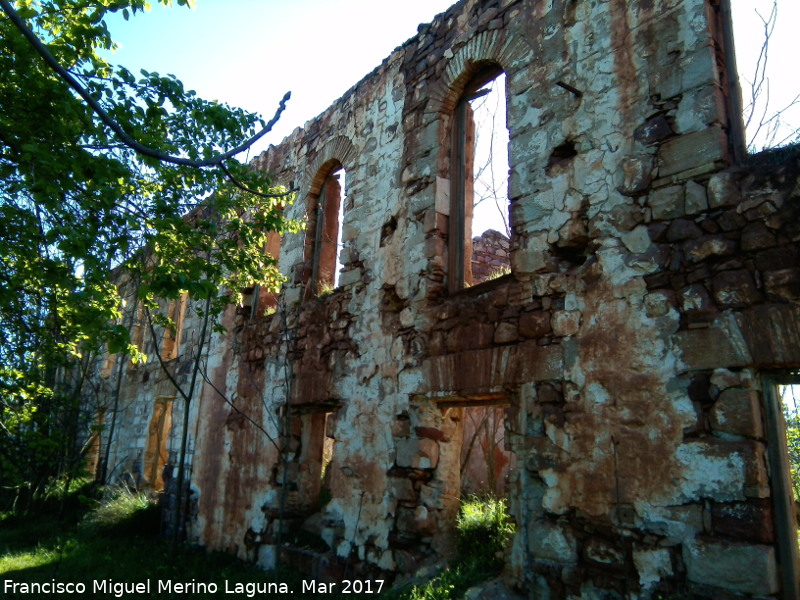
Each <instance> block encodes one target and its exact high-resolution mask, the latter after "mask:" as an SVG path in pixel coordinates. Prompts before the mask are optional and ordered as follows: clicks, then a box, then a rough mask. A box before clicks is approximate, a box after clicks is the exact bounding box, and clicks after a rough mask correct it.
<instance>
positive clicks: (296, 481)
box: [106, 0, 800, 599]
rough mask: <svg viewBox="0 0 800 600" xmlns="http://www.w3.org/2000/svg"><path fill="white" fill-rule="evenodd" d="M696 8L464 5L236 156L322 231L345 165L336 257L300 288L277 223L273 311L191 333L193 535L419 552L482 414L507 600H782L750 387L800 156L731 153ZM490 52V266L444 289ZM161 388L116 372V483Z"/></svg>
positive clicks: (714, 6) (779, 278) (715, 22)
mask: <svg viewBox="0 0 800 600" xmlns="http://www.w3.org/2000/svg"><path fill="white" fill-rule="evenodd" d="M719 9H720V7H719V3H718V2H716V1H709V0H647V1H645V0H639V1H635V2H633V1H632V2H625V3H622V2H595V1H588V0H587V1H583V0H575V1H567V2H543V1H524V0H493V1H486V2H477V1H475V0H465V1H462V2H460V3H458V4H456V5H455V6H454V7H452V8H451V9H450V10H449V11H447V12H446V13H444V14H442V15H439V16H438V17H436V18H435V19H434V21H433V22H432V23H430V24H427V25H422V26H420V29H419V33H418V35H416V36H415V37H414V38H412V39H410V40H408V41H407V42H406V43H405V44H403V45H402V46H401V47H399V48H397V49H396V50H395V52H393V53H392V55H391V56H389V57H388V58H387V59H386V60H385V61H384V62H383V63H382V64H381V65H380V66H378V67H377V68H376V69H375V71H373V72H372V73H370V74H369V75H368V76H367V77H365V78H364V79H363V80H362V81H361V82H359V83H358V84H356V85H355V86H354V87H353V88H352V89H351V90H349V91H348V92H347V93H346V94H345V95H344V96H343V97H342V98H341V99H339V100H338V101H337V102H336V103H334V105H333V106H331V107H330V108H329V109H328V110H327V111H326V112H324V113H323V114H321V115H320V116H319V117H317V118H316V119H314V120H312V121H309V122H308V123H306V124H305V126H304V127H303V128H302V129H297V130H295V131H294V132H293V133H292V135H291V136H289V137H288V138H287V139H286V140H285V141H284V142H283V143H282V144H280V145H279V146H276V147H271V148H270V149H269V150H268V151H267V152H266V153H264V154H263V155H261V156H260V157H259V158H258V159H256V161H255V162H254V166H255V167H256V168H261V169H265V170H267V171H269V172H271V173H273V174H274V177H275V179H276V181H277V182H278V183H282V184H287V185H295V186H296V187H297V188H299V190H300V191H299V193H298V196H297V199H296V201H295V203H294V204H293V205H292V206H290V207H289V208H288V209H287V210H288V211H289V213H290V216H292V217H295V218H308V219H309V221H310V222H312V223H313V224H314V227H318V225H319V224H318V223H316V221H315V219H318V218H326V217H320V216H319V215H320V214H322V212H323V211H318V210H316V206H317V203H318V202H320V197H321V194H322V189H323V187H324V186H325V185H326V184H325V182H326V181H329V179H328V176H329V175H330V174H331V173H332V172H333V171H334V170H337V169H339V168H340V167H343V168H344V169H345V172H346V188H347V191H346V197H345V201H344V217H343V222H342V223H341V224H339V225H340V227H341V229H342V232H343V235H342V243H343V246H344V248H343V250H342V252H341V261H342V264H343V268H342V270H341V274H340V277H339V285H338V287H337V288H336V289H335V290H333V291H332V292H331V293H329V294H317V293H316V290H315V293H309V290H310V289H312V288H311V283H310V279H309V278H310V277H311V275H310V274H311V273H313V272H315V269H314V264H313V263H314V261H315V260H322V259H320V258H315V256H319V255H320V252H319V251H317V250H316V249H315V240H314V239H313V237H312V236H309V235H306V236H304V235H303V234H300V235H296V236H290V237H287V238H286V239H284V240H282V243H281V247H280V266H281V270H282V272H284V273H286V274H287V275H288V276H289V278H290V281H289V283H288V284H287V285H286V286H285V287H284V289H283V291H282V293H281V295H280V297H278V298H274V299H266V300H265V299H263V298H261V299H259V306H261V304H264V307H266V306H272V307H275V310H274V311H272V310H271V311H267V312H269V314H265V312H264V311H263V310H261V309H259V310H255V311H253V310H240V311H238V312H236V311H230V312H229V313H228V314H227V315H226V317H225V321H224V325H225V326H226V327H227V329H228V333H227V334H225V335H220V334H215V336H214V337H213V338H212V341H211V343H210V345H209V347H208V352H209V356H208V360H207V369H206V373H207V375H208V382H209V383H208V384H206V385H204V386H202V389H201V390H200V391H199V392H198V395H197V396H196V398H194V399H193V401H192V404H191V407H190V415H189V422H190V436H189V437H190V449H191V455H190V461H191V465H190V466H191V489H192V492H193V497H194V498H195V501H196V509H195V512H194V513H193V516H192V518H191V519H190V521H189V523H188V529H187V531H188V536H189V538H190V539H191V540H193V541H196V542H198V543H201V544H204V545H206V546H208V547H211V548H215V549H222V550H227V551H230V552H234V553H236V554H238V555H239V556H241V557H243V558H248V559H250V560H254V561H257V562H259V563H260V564H262V565H264V566H271V565H272V564H273V563H274V560H275V552H276V547H277V546H276V545H277V542H278V531H279V529H280V527H281V526H283V527H284V531H283V533H282V534H281V535H282V538H281V540H282V542H283V543H284V544H288V546H289V547H290V548H289V549H287V550H285V554H284V558H287V557H292V558H293V560H296V561H298V562H299V563H301V564H303V565H305V566H306V567H307V568H309V569H315V570H316V571H315V572H317V573H319V572H321V571H320V570H321V569H322V570H325V569H327V572H328V573H330V574H332V575H333V576H335V574H336V573H337V572H339V573H341V571H337V569H342V568H344V567H343V565H347V568H348V569H349V570H350V571H349V572H350V573H353V572H363V573H371V572H384V573H395V574H408V573H411V572H413V571H414V570H416V569H417V568H419V567H420V566H421V565H425V564H435V563H440V562H442V561H443V560H445V559H446V558H447V557H448V556H449V555H450V553H451V552H452V549H453V530H454V523H455V516H456V513H457V509H458V501H459V497H460V496H461V494H462V475H461V472H462V464H461V463H462V455H463V450H464V447H465V437H466V438H471V433H472V431H473V430H471V429H468V428H467V427H465V415H467V414H470V411H474V410H476V408H478V407H482V409H483V410H484V412H491V413H496V412H497V410H500V411H501V413H502V414H503V416H504V418H503V419H502V421H503V427H504V434H503V435H502V439H503V444H504V448H503V449H502V452H501V454H502V456H503V457H506V459H501V458H499V456H500V455H497V456H498V458H497V463H496V464H497V465H499V464H500V463H503V462H504V460H505V461H506V464H508V466H509V467H510V468H508V471H507V476H506V475H504V474H500V475H496V477H500V478H503V479H504V480H505V479H507V481H504V487H505V490H506V494H507V497H508V499H509V504H510V512H511V515H512V517H513V519H514V521H515V522H516V525H517V534H516V535H515V537H514V540H513V543H512V544H511V547H510V548H509V551H508V557H507V558H508V567H507V570H506V573H505V575H506V578H507V580H508V581H509V582H510V583H511V584H513V585H515V586H517V587H518V588H519V589H520V590H523V591H524V592H525V593H527V594H528V595H529V596H530V597H532V598H533V597H535V598H539V597H547V598H559V599H563V598H568V597H582V598H601V597H603V598H607V597H625V598H634V597H641V598H648V597H657V596H658V595H664V594H668V593H673V592H679V593H683V592H688V593H693V594H697V595H700V596H707V597H731V596H732V595H735V594H752V595H758V596H776V597H777V596H783V597H787V598H788V597H792V596H791V593H792V592H791V590H790V587H791V585H792V584H790V583H789V582H788V581H789V580H790V579H791V576H792V573H793V571H792V568H793V563H794V561H796V558H794V557H795V556H796V548H795V545H796V540H795V539H794V537H793V536H789V537H788V538H787V537H786V536H785V535H784V536H781V534H780V531H781V530H782V529H781V528H782V527H783V526H782V525H781V524H782V523H784V524H785V521H786V519H793V518H794V514H793V506H792V505H791V504H790V503H787V502H786V501H785V500H786V499H785V498H783V495H782V492H781V491H780V486H779V484H778V483H777V482H776V477H777V475H776V473H777V472H778V471H780V468H781V467H780V466H779V463H776V462H774V460H778V459H774V458H773V453H775V456H778V457H779V456H780V451H781V450H782V446H781V440H780V431H779V429H778V428H777V426H775V424H774V423H775V420H774V419H773V418H772V417H770V410H771V409H770V406H771V404H770V402H771V400H770V392H769V390H770V389H771V388H770V386H771V383H770V382H771V381H772V380H773V379H770V378H774V377H776V376H781V375H782V374H783V373H785V372H786V370H792V369H797V368H798V366H800V344H799V343H798V342H800V330H799V328H798V323H799V322H800V310H799V309H798V305H797V302H798V299H800V289H798V286H799V285H800V284H798V275H799V274H800V273H798V266H797V265H798V260H797V259H798V255H799V254H800V232H798V225H797V223H798V222H800V221H799V220H798V216H799V215H798V210H800V209H799V208H798V207H799V206H800V201H798V195H800V192H799V191H798V172H800V166H799V165H798V160H797V157H796V156H795V157H792V156H791V155H789V156H788V157H783V158H780V157H779V159H778V161H777V164H775V165H772V166H764V165H759V164H755V163H750V164H735V163H734V161H733V159H732V149H733V148H734V147H735V146H736V144H737V143H738V142H739V140H735V139H732V135H731V134H729V132H730V131H732V130H735V128H734V127H732V122H733V121H735V120H736V119H737V118H738V116H737V115H732V114H730V111H729V109H728V99H727V94H728V91H727V90H728V87H727V83H728V82H727V74H726V66H725V61H724V56H725V46H726V44H728V43H730V41H729V40H725V39H724V37H723V34H722V33H721V31H722V29H721V28H720V27H719V24H720V22H721V17H720V13H719ZM487 69H488V70H489V71H491V72H495V71H497V69H502V70H503V71H504V72H505V73H506V87H507V89H506V92H507V115H508V116H507V125H508V129H509V132H510V144H509V163H510V175H509V198H510V215H509V216H510V224H511V229H512V235H511V239H510V241H509V244H508V247H507V249H506V248H504V250H507V252H508V254H509V255H510V265H509V271H510V273H508V274H507V275H504V276H502V277H499V278H494V279H490V280H488V281H485V282H482V283H481V282H480V278H478V279H476V280H475V282H474V283H475V284H474V285H472V286H471V287H465V288H463V289H462V288H461V285H460V284H461V282H456V283H457V284H458V285H456V286H455V287H454V286H453V281H452V272H451V267H450V264H451V263H450V260H449V258H450V257H448V252H451V253H452V252H453V251H454V250H453V249H454V248H457V247H458V246H457V244H456V242H455V241H454V239H453V237H454V235H453V233H452V232H453V231H455V228H454V224H453V222H452V220H455V219H456V218H457V217H456V216H455V215H456V214H457V213H456V211H455V210H454V207H455V204H454V203H456V202H458V201H460V200H457V199H456V198H457V196H458V195H457V193H456V192H454V190H456V189H457V187H455V186H454V185H453V182H454V181H455V180H456V179H457V178H458V174H457V169H455V168H454V167H453V165H452V159H451V152H452V147H453V144H452V143H451V130H452V129H453V127H455V122H456V121H457V118H456V117H455V116H454V114H455V111H456V110H457V106H458V101H459V98H461V97H462V96H463V95H464V94H465V93H469V92H470V91H471V88H470V81H475V79H474V78H475V77H478V78H480V76H481V74H482V73H485V72H487ZM467 187H469V186H467ZM326 214H327V213H326ZM327 218H331V217H330V216H328V217H327ZM320 229H321V228H320ZM311 230H312V231H313V230H314V228H312V229H311ZM476 246H479V244H476ZM316 270H317V271H318V272H319V271H320V270H321V267H320V268H318V269H316ZM262 308H263V307H262ZM186 310H187V313H186V318H185V320H184V326H183V337H182V339H181V344H180V351H179V353H178V356H177V358H176V359H175V360H174V363H173V366H172V368H173V369H175V372H176V373H178V374H181V373H183V374H185V373H186V368H187V366H186V365H187V364H188V362H187V357H188V356H189V355H190V351H191V348H192V344H193V343H195V342H194V341H193V340H196V337H195V338H192V335H194V336H196V335H197V331H199V320H198V317H197V315H196V314H195V312H194V309H193V307H192V306H191V304H190V305H189V306H188V308H187V309H186ZM146 374H149V375H146ZM162 380H163V378H159V375H158V373H157V369H155V368H154V367H153V366H147V367H145V368H128V369H127V371H126V373H125V375H124V377H123V386H122V390H123V391H122V397H124V398H125V399H126V404H125V407H126V408H125V410H124V411H123V410H122V409H120V411H119V415H118V425H117V427H118V429H117V433H116V434H115V435H116V439H114V440H112V443H113V444H115V446H114V448H115V455H114V456H115V457H116V458H115V459H114V460H115V461H116V464H117V465H119V469H118V471H117V472H118V473H121V472H123V471H125V470H128V471H130V470H132V469H133V465H134V463H135V462H136V451H137V449H139V448H142V449H143V448H144V447H145V441H146V440H145V439H144V438H146V432H145V431H144V430H143V428H144V427H145V426H146V422H147V419H148V418H150V415H151V414H152V411H153V401H154V399H155V398H156V397H160V396H162V395H168V390H162V388H161V387H159V386H163V385H166V384H164V383H163V382H162ZM210 384H213V386H212V385H210ZM223 396H224V397H225V398H226V399H227V400H225V399H223ZM174 408H175V410H174V415H173V422H174V423H179V422H180V421H179V417H181V418H182V414H183V413H182V410H183V409H182V405H181V404H180V402H178V401H176V403H175V405H174ZM137 415H138V416H137ZM109 418H110V416H108V415H107V416H106V420H107V421H108V419H109ZM179 429H180V428H179V427H176V426H173V427H172V433H171V437H170V445H171V448H172V449H173V451H174V450H175V449H177V446H176V439H177V437H176V436H177V435H178V433H179V431H178V430H179ZM465 432H466V433H465ZM493 439H495V440H497V439H500V438H499V437H496V438H493ZM487 441H488V438H487ZM173 455H174V452H173ZM172 460H173V461H174V458H173V459H172ZM126 461H128V462H126ZM140 463H141V460H140ZM172 464H174V462H173V463H172ZM323 472H324V476H323ZM787 511H788V512H787ZM781 519H783V521H782V520H781ZM783 529H785V527H783ZM299 531H305V533H306V534H309V533H310V534H313V535H314V536H315V537H316V538H318V541H319V543H318V545H317V546H316V547H315V548H313V550H309V549H308V548H306V549H305V550H300V549H298V548H296V547H295V548H292V545H293V543H294V542H293V540H294V539H295V538H293V537H292V536H293V535H295V534H296V533H297V532H299ZM787 540H788V541H787Z"/></svg>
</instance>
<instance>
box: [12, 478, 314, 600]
mask: <svg viewBox="0 0 800 600" xmlns="http://www.w3.org/2000/svg"><path fill="white" fill-rule="evenodd" d="M77 495H78V494H77V493H75V494H72V495H71V496H70V497H69V498H68V500H69V501H70V502H73V501H74V502H73V504H74V505H75V507H82V508H81V509H77V508H75V507H73V508H71V509H70V510H67V511H65V510H52V507H49V506H44V507H43V508H41V507H40V508H41V510H39V511H38V512H37V513H36V514H28V515H24V516H20V515H15V514H12V513H6V514H3V515H0V579H2V580H3V583H2V585H3V588H2V592H3V594H2V597H3V598H25V599H33V598H44V597H52V596H59V595H62V594H53V593H47V591H49V590H48V589H47V588H45V589H41V593H36V592H37V591H39V590H37V589H36V588H34V587H33V584H40V585H41V584H51V585H52V584H54V583H55V584H67V583H72V584H77V583H82V584H83V585H85V586H86V591H85V593H84V594H74V595H75V596H76V597H82V596H83V597H95V596H96V597H108V598H113V597H137V598H162V597H164V596H168V595H169V594H167V593H165V592H163V591H159V589H158V585H159V582H160V581H161V582H166V581H167V580H171V581H173V582H193V581H194V582H200V583H205V584H211V583H213V584H215V585H216V586H217V594H218V595H222V594H225V586H226V585H227V586H228V587H229V588H230V589H231V590H234V589H236V586H237V585H238V586H239V590H240V593H239V594H238V597H254V595H256V594H258V596H259V597H261V596H263V593H260V594H259V593H258V588H257V586H259V585H261V586H264V585H266V584H270V583H272V584H275V583H276V582H277V583H281V582H283V583H286V584H287V586H288V588H289V589H290V590H296V591H298V592H299V591H300V589H301V585H300V580H299V578H298V577H297V576H296V575H294V574H282V575H278V576H276V575H274V574H270V573H266V572H264V571H261V570H259V569H257V568H255V567H252V566H249V565H246V564H244V563H242V562H241V561H238V560H237V559H236V558H235V557H233V556H231V555H229V554H221V553H208V552H205V551H203V550H202V549H198V548H191V547H188V546H185V545H179V546H178V547H177V548H176V549H174V550H173V548H172V545H171V544H170V543H169V542H167V541H166V540H163V539H160V538H159V537H158V533H159V525H160V519H159V512H158V508H157V506H156V505H155V504H154V503H153V502H152V501H150V500H149V499H148V498H147V497H146V496H144V495H142V494H138V493H135V492H131V491H128V490H117V491H116V492H115V493H113V494H110V496H109V497H108V498H107V499H105V500H102V501H99V500H98V499H96V498H91V497H89V496H86V495H85V494H83V499H82V500H78V499H77ZM6 580H11V581H12V582H16V583H19V584H26V585H28V586H31V587H29V588H28V589H29V590H35V591H34V593H23V592H25V588H23V587H17V588H16V593H15V592H14V591H12V590H10V589H9V588H8V585H9V584H8V583H6ZM95 580H96V581H104V580H105V581H107V582H108V580H111V582H108V583H107V584H106V585H107V586H108V587H107V589H106V592H105V593H97V594H93V585H94V581H95ZM147 581H149V582H150V589H149V591H146V592H144V593H139V594H128V593H125V594H123V595H122V596H116V594H115V593H114V591H113V590H112V587H111V586H112V585H117V586H121V585H124V584H129V585H130V584H135V583H144V582H147ZM226 582H227V584H226ZM248 586H249V592H252V594H249V593H248ZM116 589H117V590H122V588H120V587H117V588H116ZM190 589H191V588H190ZM196 589H199V590H200V591H202V588H196ZM176 595H178V594H176ZM180 595H182V596H188V597H205V596H208V597H210V594H202V593H187V594H180ZM270 595H271V596H275V597H278V598H280V597H282V596H281V595H280V594H277V593H275V594H270ZM292 596H294V597H299V596H297V595H292V594H286V595H285V597H287V598H288V597H292Z"/></svg>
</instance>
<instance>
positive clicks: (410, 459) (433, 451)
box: [396, 438, 439, 469]
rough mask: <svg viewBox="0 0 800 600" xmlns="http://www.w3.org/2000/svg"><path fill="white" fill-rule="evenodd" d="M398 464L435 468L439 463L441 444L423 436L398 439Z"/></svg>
mask: <svg viewBox="0 0 800 600" xmlns="http://www.w3.org/2000/svg"><path fill="white" fill-rule="evenodd" d="M396 462H397V466H398V467H400V468H411V469H435V468H436V465H437V464H438V463H439V444H437V443H436V442H435V441H434V440H431V439H428V438H423V439H419V440H415V439H399V440H398V441H397V459H396Z"/></svg>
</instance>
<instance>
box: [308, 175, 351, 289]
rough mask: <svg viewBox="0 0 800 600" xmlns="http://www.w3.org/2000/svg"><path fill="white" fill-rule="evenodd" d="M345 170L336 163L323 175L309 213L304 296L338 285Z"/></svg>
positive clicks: (340, 264)
mask: <svg viewBox="0 0 800 600" xmlns="http://www.w3.org/2000/svg"><path fill="white" fill-rule="evenodd" d="M345 185H346V174H345V170H344V168H343V167H342V166H341V165H340V164H338V163H337V164H335V165H334V167H333V168H332V169H331V170H330V173H329V174H328V175H327V176H326V177H325V178H324V180H323V181H322V183H321V185H320V188H319V195H318V196H317V197H316V201H315V202H314V203H313V206H312V207H311V214H310V215H309V217H310V218H309V224H310V227H309V233H308V234H309V237H310V238H311V252H310V256H307V259H310V263H311V273H310V274H309V277H308V281H307V290H308V291H307V292H306V294H307V297H318V296H324V295H327V294H329V293H330V292H332V291H333V290H334V289H336V288H337V287H338V286H339V277H340V274H341V270H342V269H343V268H344V265H343V262H342V261H343V258H342V248H343V241H342V227H341V224H342V221H343V219H344V201H345V198H346V196H347V193H346V188H345Z"/></svg>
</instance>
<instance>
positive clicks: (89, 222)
mask: <svg viewBox="0 0 800 600" xmlns="http://www.w3.org/2000/svg"><path fill="white" fill-rule="evenodd" d="M158 1H159V2H161V3H163V4H171V0H158ZM177 3H178V4H179V5H184V6H186V5H190V4H191V0H177ZM147 4H148V3H147V2H145V0H15V1H14V2H11V1H9V0H0V11H1V12H0V73H2V76H0V223H2V236H1V237H0V335H2V344H0V482H3V484H4V485H6V486H10V487H16V488H22V487H28V488H34V489H35V488H36V486H37V485H39V484H40V483H41V482H43V481H45V480H46V479H47V478H48V477H50V476H51V475H53V474H54V471H55V470H63V469H67V468H69V467H71V466H74V463H75V461H74V460H73V459H74V458H75V448H74V443H75V438H76V431H77V427H78V421H77V419H78V417H79V412H80V410H79V409H80V396H81V393H82V388H83V386H84V385H85V381H86V374H87V373H88V372H89V366H90V364H91V361H92V359H93V356H94V355H95V353H97V352H99V351H102V349H103V346H104V345H105V346H106V347H107V349H108V351H109V352H111V353H114V352H123V353H126V354H129V355H130V356H131V357H132V358H133V359H134V360H143V359H145V358H146V357H144V356H143V355H142V354H141V352H140V351H139V349H138V348H136V347H135V346H134V345H133V344H132V343H131V339H130V336H129V332H128V328H127V327H126V326H125V325H124V323H122V321H121V319H122V301H121V299H120V296H119V292H118V290H117V287H116V286H115V285H114V283H113V282H114V272H115V269H117V268H119V267H120V266H122V265H124V268H125V269H127V270H128V272H130V273H131V276H132V277H134V278H135V279H136V280H137V281H138V290H139V291H138V295H139V300H140V301H142V302H144V303H145V304H146V305H148V306H150V307H155V306H156V299H157V298H162V299H171V298H177V297H179V296H180V295H181V294H183V293H188V296H189V298H191V299H194V300H195V301H197V304H198V306H202V307H204V309H205V310H206V311H207V312H208V313H209V314H210V315H212V317H213V316H214V315H218V314H219V313H220V311H221V310H222V308H223V307H224V306H225V304H226V303H227V302H230V300H231V297H232V296H234V297H235V296H236V293H237V290H239V289H240V288H241V287H243V285H244V284H245V283H247V284H253V283H256V284H259V285H261V286H264V287H266V288H268V289H273V290H275V289H276V288H277V286H278V285H279V284H280V281H281V276H280V274H279V273H278V271H277V268H276V263H275V261H274V259H273V258H272V257H270V256H269V255H268V254H266V253H265V252H264V251H263V248H264V246H265V243H266V235H267V233H268V232H269V231H277V232H285V231H287V230H296V229H297V227H298V225H297V224H296V223H293V222H289V221H287V220H286V219H285V218H284V216H283V213H282V207H283V205H284V204H285V203H287V202H289V201H290V200H291V196H289V195H288V193H287V192H286V190H284V189H280V188H272V187H271V183H270V181H269V180H268V178H267V177H266V176H265V175H264V174H261V173H257V172H254V171H252V170H250V169H249V168H247V167H246V166H245V165H242V164H241V163H239V162H237V161H236V160H235V159H233V156H234V155H235V154H237V153H239V152H241V151H242V150H244V149H246V148H247V147H249V146H250V144H252V143H253V142H254V141H255V140H256V139H258V138H259V137H260V136H261V135H263V134H264V133H266V131H268V130H269V129H270V128H271V126H272V124H274V122H275V121H276V120H277V119H278V117H279V115H280V113H281V111H282V110H283V106H284V104H285V101H286V100H287V99H288V94H287V95H286V97H284V100H283V101H282V102H281V105H280V106H279V107H278V109H277V111H276V113H275V115H274V117H273V119H272V120H271V121H270V122H269V123H265V122H264V121H263V120H262V119H261V118H260V117H258V116H257V115H254V114H250V113H247V112H245V111H243V110H240V109H236V108H232V107H230V106H227V105H224V104H220V103H217V102H209V101H205V100H202V99H200V98H198V97H197V96H196V95H195V93H194V92H192V91H189V90H186V89H184V87H183V85H182V84H181V83H180V81H178V80H177V79H176V78H175V77H174V76H172V75H168V76H162V75H159V74H158V73H151V72H147V71H142V72H141V74H139V75H134V74H133V73H131V72H130V71H128V70H127V69H125V68H124V67H119V66H114V65H112V64H110V63H109V62H108V61H107V60H106V58H105V57H104V56H105V54H107V52H106V51H108V50H111V49H113V48H114V43H113V40H112V38H111V34H110V32H109V30H108V27H107V25H106V18H107V17H108V16H109V15H110V14H112V13H117V12H121V13H122V14H123V16H124V17H125V18H126V19H127V18H129V17H130V16H131V15H135V14H136V13H139V12H142V11H143V10H144V9H146V8H147ZM257 129H261V131H260V132H259V133H256V130H257ZM226 290H228V291H226Z"/></svg>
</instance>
